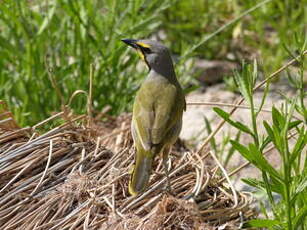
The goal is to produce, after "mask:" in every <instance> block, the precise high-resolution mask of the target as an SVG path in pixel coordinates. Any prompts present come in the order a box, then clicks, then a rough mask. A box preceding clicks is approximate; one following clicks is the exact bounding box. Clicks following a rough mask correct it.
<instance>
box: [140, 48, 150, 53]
mask: <svg viewBox="0 0 307 230" xmlns="http://www.w3.org/2000/svg"><path fill="white" fill-rule="evenodd" d="M142 50H143V51H144V53H146V54H150V53H152V52H151V49H149V48H147V47H142Z"/></svg>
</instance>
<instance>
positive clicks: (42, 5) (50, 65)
mask: <svg viewBox="0 0 307 230" xmlns="http://www.w3.org/2000/svg"><path fill="white" fill-rule="evenodd" d="M167 7H169V3H167V2H166V3H165V2H164V1H161V0H157V1H153V2H148V3H147V4H146V6H145V5H144V1H124V0H120V1H113V0H105V1H98V0H97V1H85V0H84V1H70V0H56V1H5V2H3V3H1V5H0V27H1V35H0V45H1V50H0V57H1V58H0V69H1V70H0V85H1V91H0V97H1V98H3V99H4V100H5V101H7V102H8V103H9V105H10V108H11V109H12V110H13V112H14V114H15V115H16V116H17V120H18V122H19V123H20V124H21V125H32V124H34V123H36V122H38V121H39V120H42V119H44V118H46V117H48V116H50V113H51V112H52V111H58V110H60V109H61V105H62V104H67V102H68V100H69V98H70V96H71V95H72V94H73V92H74V91H75V90H85V91H88V87H89V86H88V85H89V69H90V64H94V65H95V71H94V78H93V85H94V89H93V98H94V101H93V104H94V108H95V110H96V111H100V110H101V109H102V108H103V107H104V106H106V105H110V106H111V108H112V113H113V114H118V113H120V112H122V111H124V110H127V109H128V108H129V105H130V103H131V101H132V99H133V95H134V92H135V90H136V89H137V87H138V83H139V81H140V80H141V79H142V76H143V72H142V71H141V72H140V71H137V70H136V62H137V61H138V59H137V56H136V55H134V54H133V53H132V52H130V50H129V49H128V48H127V47H126V46H125V45H124V44H123V43H122V42H121V41H120V39H122V38H127V37H128V38H130V37H132V38H139V37H147V36H149V35H150V34H152V33H153V32H154V31H156V30H157V27H158V26H159V25H160V24H161V23H162V21H161V19H160V14H161V13H162V12H163V10H164V9H165V8H167ZM144 70H145V68H144ZM52 82H54V83H55V84H52ZM56 89H58V90H56ZM72 108H74V109H75V110H76V111H77V112H84V111H85V109H86V98H85V97H83V96H81V95H80V96H78V97H77V98H76V99H75V100H74V101H73V103H72Z"/></svg>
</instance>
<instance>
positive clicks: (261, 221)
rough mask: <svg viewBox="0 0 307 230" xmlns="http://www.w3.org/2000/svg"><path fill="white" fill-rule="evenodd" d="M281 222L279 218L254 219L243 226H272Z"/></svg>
mask: <svg viewBox="0 0 307 230" xmlns="http://www.w3.org/2000/svg"><path fill="white" fill-rule="evenodd" d="M279 224H280V222H279V221H278V220H270V219H254V220H250V221H248V222H246V223H244V224H243V228H250V227H258V228H271V227H274V226H276V225H279Z"/></svg>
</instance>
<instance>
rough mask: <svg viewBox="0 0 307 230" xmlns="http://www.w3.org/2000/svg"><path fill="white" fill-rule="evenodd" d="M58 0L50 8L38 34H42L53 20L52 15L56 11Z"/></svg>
mask: <svg viewBox="0 0 307 230" xmlns="http://www.w3.org/2000/svg"><path fill="white" fill-rule="evenodd" d="M56 3H57V1H55V2H54V5H53V6H52V8H51V9H50V10H48V15H47V16H46V17H45V19H44V21H43V23H42V24H41V26H40V28H39V30H38V32H37V35H40V34H41V33H42V32H44V30H45V29H46V28H47V26H48V24H49V23H50V21H51V20H52V17H53V15H54V13H55V10H56V7H57V4H56Z"/></svg>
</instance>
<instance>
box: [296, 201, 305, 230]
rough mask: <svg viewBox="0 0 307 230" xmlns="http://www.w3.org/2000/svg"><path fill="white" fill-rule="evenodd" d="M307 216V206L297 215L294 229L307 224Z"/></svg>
mask: <svg viewBox="0 0 307 230" xmlns="http://www.w3.org/2000/svg"><path fill="white" fill-rule="evenodd" d="M306 215H307V206H306V205H305V206H304V207H303V208H301V209H300V210H299V212H298V213H297V215H296V216H295V218H294V220H293V229H299V226H301V225H303V224H304V223H306V222H305V221H306Z"/></svg>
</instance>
